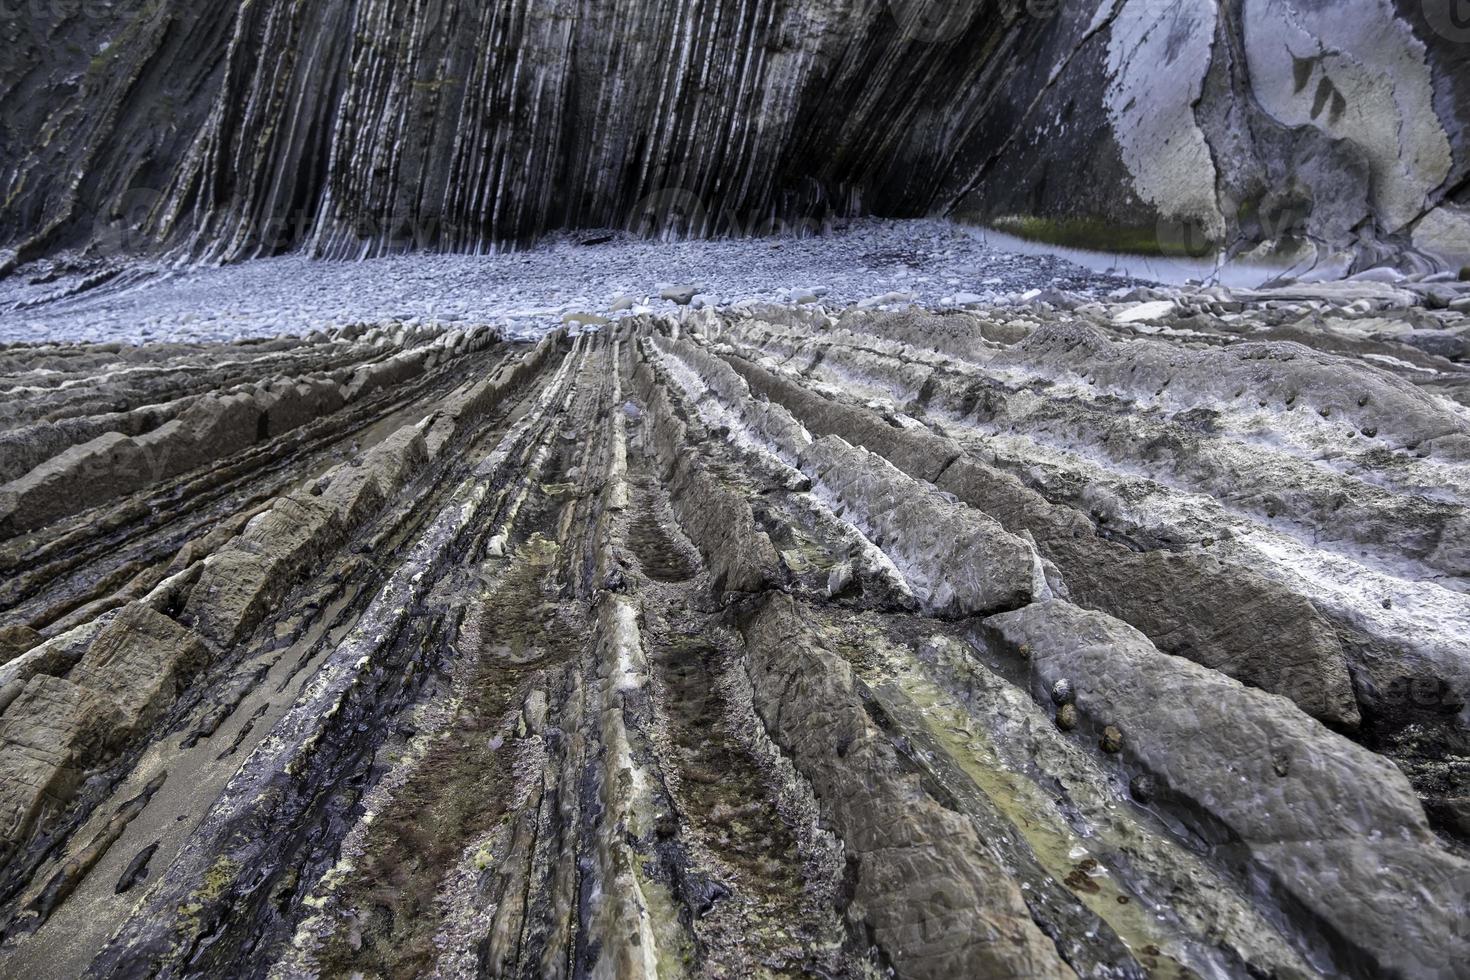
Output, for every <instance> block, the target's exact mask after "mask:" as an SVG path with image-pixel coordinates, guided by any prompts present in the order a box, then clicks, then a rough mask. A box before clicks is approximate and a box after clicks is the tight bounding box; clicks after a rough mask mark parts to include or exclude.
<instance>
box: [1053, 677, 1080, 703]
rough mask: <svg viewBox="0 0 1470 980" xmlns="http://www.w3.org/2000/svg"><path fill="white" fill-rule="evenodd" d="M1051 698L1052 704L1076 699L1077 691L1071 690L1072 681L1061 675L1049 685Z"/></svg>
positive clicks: (1070, 701)
mask: <svg viewBox="0 0 1470 980" xmlns="http://www.w3.org/2000/svg"><path fill="white" fill-rule="evenodd" d="M1051 700H1052V703H1053V704H1057V705H1063V704H1071V703H1072V702H1073V701H1075V700H1077V692H1076V691H1074V690H1072V682H1071V681H1069V680H1067V679H1066V678H1065V677H1063V678H1062V679H1061V680H1059V681H1057V682H1056V683H1055V684H1053V685H1052V686H1051Z"/></svg>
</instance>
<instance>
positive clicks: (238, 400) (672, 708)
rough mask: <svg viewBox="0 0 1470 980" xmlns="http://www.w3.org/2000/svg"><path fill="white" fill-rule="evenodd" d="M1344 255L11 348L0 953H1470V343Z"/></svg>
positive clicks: (232, 971)
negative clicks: (1175, 287) (1172, 288)
mask: <svg viewBox="0 0 1470 980" xmlns="http://www.w3.org/2000/svg"><path fill="white" fill-rule="evenodd" d="M1329 294H1332V291H1331V290H1327V291H1326V292H1324V293H1322V295H1324V296H1328V295H1329ZM1333 295H1335V297H1336V298H1335V299H1329V300H1323V301H1322V303H1323V305H1322V306H1320V307H1319V308H1317V309H1315V310H1304V309H1302V308H1299V307H1298V308H1294V309H1295V312H1293V307H1292V305H1291V304H1292V302H1297V301H1291V302H1288V301H1286V300H1283V299H1281V297H1280V296H1279V295H1273V296H1271V297H1270V298H1266V299H1262V298H1257V297H1254V296H1246V297H1244V298H1242V297H1239V296H1228V297H1227V296H1226V295H1224V294H1220V293H1214V294H1209V295H1206V294H1205V293H1204V292H1199V293H1196V294H1189V295H1185V294H1176V295H1173V296H1169V297H1163V296H1161V295H1153V294H1147V293H1140V294H1137V295H1134V296H1132V297H1131V298H1128V299H1122V298H1118V297H1114V298H1112V299H1110V300H1107V301H1096V300H1087V299H1086V298H1068V297H1067V296H1064V295H1061V294H1057V295H1052V296H1049V297H1048V298H1047V300H1045V301H1039V302H1036V303H1032V304H1030V305H1027V306H1018V307H1010V308H992V309H975V310H969V311H951V312H948V313H938V312H924V311H920V310H916V309H910V310H906V311H892V310H890V311H882V310H875V309H861V310H858V309H853V310H844V311H827V310H824V309H821V308H819V307H817V306H815V305H807V306H803V307H800V308H793V307H789V306H788V307H747V308H746V309H743V310H739V311H726V312H716V311H713V310H709V309H703V310H690V311H685V312H683V313H682V314H680V315H678V316H666V317H660V316H648V315H639V316H632V317H630V318H628V319H626V320H624V321H621V322H619V323H617V324H606V325H602V326H600V327H598V328H595V329H586V330H580V331H577V330H565V329H564V330H558V331H555V332H553V333H551V334H548V335H547V336H545V337H544V338H543V339H541V340H540V341H538V342H536V343H527V342H520V341H513V340H508V339H506V338H505V337H504V336H503V335H502V334H501V333H500V332H499V331H497V330H495V329H492V328H489V327H475V326H472V325H468V324H465V323H457V324H455V325H454V326H453V327H452V328H451V327H447V326H426V325H416V326H403V325H391V324H374V325H362V324H356V325H350V326H347V327H343V328H336V329H333V330H331V331H322V332H320V333H318V334H316V335H314V336H312V337H310V338H306V339H277V340H271V341H252V342H241V343H236V344H219V345H208V344H173V345H143V346H139V347H133V348H117V347H105V346H96V345H32V346H25V345H17V346H12V347H9V348H7V349H5V350H3V351H0V388H3V389H4V390H6V391H7V392H9V393H10V396H9V397H8V398H6V399H5V400H4V401H3V407H0V411H3V413H4V418H3V424H4V429H3V431H0V440H4V445H6V446H7V447H11V449H13V453H7V456H6V470H5V472H4V476H5V477H6V479H7V482H5V483H4V485H3V486H0V499H3V501H4V507H5V508H6V509H5V511H4V513H5V523H4V524H3V525H0V535H3V538H0V569H3V572H4V576H3V584H0V644H3V645H0V973H3V974H4V975H7V976H27V977H38V978H52V977H55V978H71V977H76V976H102V977H134V976H177V977H185V976H221V975H231V976H237V975H261V976H271V977H298V976H352V975H362V976H421V975H437V976H446V977H471V976H509V975H515V976H547V977H559V976H607V977H628V978H633V977H652V976H756V975H777V976H795V975H822V976H834V977H865V978H869V977H870V978H877V977H882V976H900V977H934V978H942V977H954V976H984V977H1016V978H1021V977H1027V978H1034V977H1058V978H1061V977H1071V976H1084V977H1127V978H1143V977H1148V976H1199V977H1260V976H1271V977H1283V978H1285V977H1308V976H1332V977H1337V976H1355V977H1381V976H1392V977H1403V978H1420V977H1445V978H1449V977H1455V976H1459V975H1461V974H1462V973H1463V964H1464V963H1465V962H1466V959H1467V957H1470V935H1467V933H1466V931H1465V927H1464V923H1465V921H1466V920H1467V911H1470V910H1467V901H1470V899H1467V895H1470V859H1467V855H1470V779H1467V776H1470V752H1467V748H1470V744H1467V742H1470V740H1467V730H1466V717H1467V708H1466V705H1467V700H1470V650H1467V649H1466V642H1467V641H1466V637H1467V636H1470V589H1467V581H1466V566H1465V560H1464V556H1465V554H1466V541H1465V534H1466V530H1465V529H1466V527H1467V522H1466V514H1465V507H1466V504H1467V498H1470V462H1467V459H1466V454H1465V451H1464V450H1465V442H1466V437H1467V432H1470V421H1467V420H1470V414H1467V411H1466V409H1465V408H1464V403H1465V400H1466V399H1465V395H1466V392H1467V388H1466V379H1465V375H1464V374H1463V373H1461V372H1460V369H1459V367H1458V365H1457V363H1456V362H1454V361H1450V360H1448V359H1445V358H1433V357H1431V356H1430V355H1415V354H1412V353H1410V351H1411V350H1413V349H1416V348H1412V346H1411V345H1408V344H1406V343H1404V342H1402V341H1401V340H1398V339H1395V338H1398V337H1401V336H1402V335H1403V334H1404V333H1405V331H1402V330H1398V329H1397V328H1395V327H1393V326H1392V324H1393V323H1394V322H1396V318H1399V317H1402V316H1407V315H1410V313H1412V314H1413V315H1416V316H1419V317H1421V318H1422V321H1423V322H1426V323H1427V322H1429V321H1430V319H1432V317H1431V316H1430V314H1429V313H1428V312H1427V311H1424V310H1423V309H1422V308H1415V309H1414V310H1410V311H1407V312H1406V311H1405V310H1404V309H1402V308H1392V307H1391V304H1390V305H1380V306H1377V307H1374V308H1373V310H1372V311H1371V312H1367V313H1365V312H1363V311H1362V310H1361V309H1356V310H1351V309H1348V307H1350V306H1351V305H1352V304H1354V303H1358V302H1360V301H1361V300H1362V297H1361V296H1358V295H1357V294H1356V293H1354V292H1353V289H1352V287H1350V286H1349V287H1342V289H1340V290H1339V291H1338V293H1336V294H1333ZM1376 302H1379V303H1384V302H1385V301H1384V300H1383V298H1382V297H1381V296H1380V297H1379V299H1378V300H1377V301H1376ZM1455 315H1457V314H1454V313H1453V311H1441V313H1440V314H1439V319H1437V320H1435V321H1434V322H1435V323H1437V324H1438V326H1437V327H1436V329H1438V330H1440V331H1441V332H1443V331H1447V330H1450V329H1452V328H1453V326H1454V324H1453V323H1452V322H1451V321H1452V320H1453V318H1454V316H1455ZM1389 352H1393V353H1389ZM140 460H141V462H140Z"/></svg>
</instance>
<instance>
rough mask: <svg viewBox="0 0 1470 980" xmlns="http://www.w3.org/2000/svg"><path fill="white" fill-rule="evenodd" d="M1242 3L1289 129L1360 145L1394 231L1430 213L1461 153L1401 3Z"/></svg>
mask: <svg viewBox="0 0 1470 980" xmlns="http://www.w3.org/2000/svg"><path fill="white" fill-rule="evenodd" d="M1347 7H1350V8H1351V9H1350V10H1348V9H1345V8H1347ZM1243 8H1244V21H1245V50H1246V58H1247V60H1248V62H1249V66H1250V77H1251V82H1252V86H1253V91H1254V93H1255V96H1256V98H1258V99H1259V100H1260V101H1261V104H1262V106H1263V107H1265V109H1266V110H1267V111H1268V112H1270V113H1271V114H1272V115H1273V116H1275V117H1276V118H1277V119H1280V120H1281V121H1282V122H1284V123H1287V124H1288V125H1292V126H1315V127H1317V128H1319V129H1321V130H1322V131H1324V132H1326V133H1328V134H1330V135H1331V136H1333V137H1335V138H1337V139H1346V140H1351V141H1352V143H1353V144H1354V145H1355V146H1357V147H1358V148H1359V149H1361V150H1362V152H1363V154H1364V155H1365V156H1366V157H1367V158H1368V161H1369V164H1370V166H1371V168H1372V175H1373V183H1372V195H1373V203H1374V205H1375V207H1376V208H1377V210H1378V213H1379V216H1380V219H1381V220H1382V222H1383V224H1384V225H1385V226H1386V227H1387V229H1388V230H1389V231H1397V230H1399V229H1401V228H1403V227H1404V226H1405V225H1406V224H1408V223H1409V222H1411V221H1413V220H1414V219H1415V218H1416V217H1418V216H1419V215H1420V214H1422V213H1423V211H1424V209H1425V206H1426V199H1427V196H1428V195H1429V193H1430V192H1431V191H1433V190H1434V189H1435V188H1437V187H1438V186H1439V185H1440V184H1441V183H1442V182H1443V181H1444V180H1445V178H1446V177H1447V176H1448V175H1449V173H1450V168H1451V165H1452V163H1453V159H1452V155H1451V148H1450V141H1449V138H1448V137H1447V136H1446V135H1445V131H1444V127H1443V125H1442V124H1441V123H1440V120H1439V118H1438V117H1437V116H1436V115H1435V111H1434V89H1433V79H1432V78H1431V76H1430V70H1429V66H1428V64H1427V63H1426V61H1425V48H1424V45H1423V43H1422V42H1420V41H1419V40H1418V39H1417V38H1415V36H1414V33H1413V30H1412V28H1410V26H1409V25H1408V24H1407V23H1405V22H1404V21H1403V20H1400V19H1399V17H1398V16H1397V15H1396V14H1395V12H1394V10H1393V6H1392V4H1390V3H1389V2H1388V0H1357V2H1354V3H1352V4H1336V3H1332V4H1314V3H1304V2H1300V0H1246V2H1245V3H1244V4H1243Z"/></svg>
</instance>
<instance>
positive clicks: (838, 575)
mask: <svg viewBox="0 0 1470 980" xmlns="http://www.w3.org/2000/svg"><path fill="white" fill-rule="evenodd" d="M851 585H852V564H851V563H850V562H843V563H842V564H840V565H835V566H833V568H832V571H831V572H830V573H829V574H828V575H827V595H828V596H831V597H834V598H835V597H836V596H840V595H842V593H844V592H846V591H847V589H848V587H849V586H851Z"/></svg>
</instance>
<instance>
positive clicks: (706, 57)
mask: <svg viewBox="0 0 1470 980" xmlns="http://www.w3.org/2000/svg"><path fill="white" fill-rule="evenodd" d="M1337 6H1338V5H1336V4H1318V3H1306V2H1301V0H1295V2H1286V0H1227V2H1224V3H1219V4H1216V3H1213V2H1209V3H1206V2H1189V3H1174V4H1158V3H1149V2H1143V0H1107V2H1103V3H1100V4H1096V5H1094V4H1090V3H1078V4H1072V3H1057V2H1055V0H1029V2H1028V3H1021V2H1019V0H1001V2H982V3H975V4H949V3H939V2H938V0H799V2H798V0H702V2H683V0H679V2H675V0H613V2H592V0H426V2H414V3H390V2H385V0H293V2H287V0H259V2H254V3H238V2H235V0H118V2H116V3H111V4H102V3H99V2H95V0H57V2H55V3H49V4H41V3H28V4H18V5H15V6H14V7H13V8H7V14H8V16H6V17H5V18H4V20H3V21H0V32H3V34H0V38H3V42H4V43H3V44H0V49H3V53H0V102H3V104H4V105H5V109H6V111H5V113H4V117H3V127H4V129H3V140H0V191H3V203H0V243H6V244H8V246H9V248H8V250H7V251H6V252H5V253H0V268H11V267H13V266H14V265H15V264H17V263H20V262H25V261H27V260H29V259H33V258H37V257H40V256H43V255H46V254H48V253H50V252H53V251H55V250H57V249H60V248H68V247H80V246H89V245H90V246H91V247H92V248H93V249H94V250H124V251H155V250H158V249H160V248H163V249H180V250H183V252H184V254H188V255H192V256H196V257H203V258H211V259H213V258H224V259H239V258H248V257H252V256H257V255H262V254H274V253H277V252H281V251H286V250H290V249H293V248H296V247H301V246H306V247H309V248H310V249H311V250H312V251H313V252H314V253H316V254H320V255H327V256H343V257H346V256H359V255H373V254H381V253H384V252H388V251H395V250H403V249H409V248H429V249H448V250H456V251H474V250H477V249H480V248H484V247H487V246H489V245H492V244H494V243H503V242H512V241H524V240H527V239H530V238H532V237H534V236H536V235H537V234H538V233H540V232H543V231H545V230H548V229H556V228H602V227H617V228H631V229H633V230H636V231H641V232H644V233H659V234H664V233H667V234H684V233H695V234H711V233H713V234H731V233H734V234H760V233H763V232H770V231H783V230H786V231H789V230H792V229H793V228H795V229H798V230H799V229H800V228H803V227H815V226H819V225H820V224H821V223H822V222H824V221H826V220H828V219H832V218H842V217H844V216H848V215H854V214H876V215H880V216H891V217H902V216H916V215H927V214H951V215H955V216H958V217H961V218H966V219H970V220H978V221H985V222H988V223H994V224H998V225H1000V226H1001V227H1004V228H1009V229H1010V230H1015V231H1019V232H1021V233H1023V234H1027V235H1030V236H1032V237H1038V238H1043V239H1049V240H1052V241H1055V242H1061V243H1066V244H1080V245H1087V246H1092V247H1102V248H1107V249H1109V250H1113V251H1134V252H1165V253H1169V252H1198V251H1202V250H1208V249H1212V248H1215V247H1220V246H1229V247H1231V248H1233V249H1235V250H1236V251H1249V250H1253V249H1257V248H1264V249H1268V250H1275V251H1281V250H1287V251H1295V250H1299V249H1300V248H1302V247H1303V246H1309V247H1328V248H1340V247H1343V246H1348V247H1349V248H1350V249H1351V250H1352V251H1353V252H1354V253H1355V254H1356V255H1357V256H1358V257H1359V258H1360V260H1366V261H1370V262H1371V261H1375V260H1380V259H1382V258H1383V256H1385V255H1398V254H1402V253H1405V252H1408V253H1411V254H1419V253H1425V254H1428V255H1430V256H1435V257H1437V259H1434V258H1431V259H1430V261H1431V262H1434V261H1438V262H1439V263H1440V264H1444V263H1446V262H1448V263H1450V264H1453V263H1455V262H1458V261H1460V260H1461V257H1463V256H1470V244H1467V242H1470V224H1467V221H1466V218H1465V213H1464V210H1463V208H1462V205H1463V203H1464V201H1465V198H1466V193H1467V192H1466V186H1465V175H1466V172H1467V158H1466V147H1465V141H1464V140H1463V138H1461V133H1462V130H1463V128H1464V123H1465V121H1466V120H1467V119H1470V82H1467V79H1470V70H1467V64H1466V53H1465V52H1466V47H1467V45H1466V44H1465V43H1463V42H1464V40H1465V39H1464V38H1462V37H1459V36H1458V35H1459V34H1461V33H1465V32H1462V31H1458V30H1457V22H1456V21H1454V20H1453V19H1452V18H1451V17H1450V13H1451V12H1450V11H1442V10H1441V9H1440V7H1439V6H1438V5H1436V4H1421V3H1419V2H1417V0H1393V2H1390V0H1375V2H1366V0H1365V2H1362V3H1357V4H1355V5H1354V7H1355V10H1354V16H1353V17H1352V18H1342V17H1340V16H1337V15H1336V14H1335V13H1334V11H1335V10H1336V9H1337ZM1419 264H1421V265H1422V264H1423V263H1422V262H1420V263H1419Z"/></svg>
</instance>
